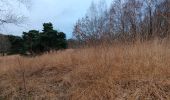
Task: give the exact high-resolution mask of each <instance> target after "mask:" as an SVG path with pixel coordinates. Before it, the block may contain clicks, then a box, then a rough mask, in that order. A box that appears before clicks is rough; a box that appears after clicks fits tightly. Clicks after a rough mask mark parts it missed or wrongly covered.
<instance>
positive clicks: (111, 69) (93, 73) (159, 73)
mask: <svg viewBox="0 0 170 100" xmlns="http://www.w3.org/2000/svg"><path fill="white" fill-rule="evenodd" d="M0 100H170V44H169V43H164V42H162V43H160V42H158V41H154V42H147V43H136V44H133V45H120V44H119V45H112V46H104V45H101V46H98V47H90V48H85V49H75V50H74V49H69V50H65V51H60V52H52V53H48V54H44V55H42V56H38V57H33V58H26V57H21V56H17V55H16V56H8V57H1V58H0Z"/></svg>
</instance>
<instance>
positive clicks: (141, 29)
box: [73, 0, 170, 43]
mask: <svg viewBox="0 0 170 100" xmlns="http://www.w3.org/2000/svg"><path fill="white" fill-rule="evenodd" d="M73 35H74V38H76V40H77V41H79V42H80V43H88V42H90V43H92V42H96V41H97V42H99V41H103V40H104V41H108V42H112V41H119V42H127V41H130V42H134V41H136V40H140V41H146V40H151V39H153V38H158V39H164V38H168V37H169V35H170V1H169V0H113V2H112V4H111V6H110V7H109V9H108V7H107V5H106V3H105V1H104V0H101V2H99V3H92V4H91V6H90V8H89V10H88V12H87V14H86V15H85V16H84V17H83V18H81V19H79V20H78V21H77V22H76V24H75V26H74V31H73Z"/></svg>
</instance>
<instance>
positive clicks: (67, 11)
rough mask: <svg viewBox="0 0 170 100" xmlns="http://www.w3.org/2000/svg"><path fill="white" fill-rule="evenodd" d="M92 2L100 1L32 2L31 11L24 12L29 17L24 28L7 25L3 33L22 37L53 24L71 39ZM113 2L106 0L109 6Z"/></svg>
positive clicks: (52, 0) (61, 0) (39, 0)
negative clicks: (76, 24)
mask: <svg viewBox="0 0 170 100" xmlns="http://www.w3.org/2000/svg"><path fill="white" fill-rule="evenodd" d="M92 1H94V2H98V1H99V0H32V3H31V4H32V6H31V8H30V9H29V11H28V10H27V11H26V10H25V9H24V8H23V9H24V10H22V12H23V13H25V15H26V16H27V17H28V20H27V22H25V23H24V25H22V27H17V26H14V25H5V27H4V28H3V29H1V32H3V33H7V34H13V35H21V34H22V32H23V31H28V30H31V29H38V30H40V31H41V30H42V23H44V22H52V23H53V25H54V29H57V30H59V31H63V32H65V33H66V34H67V38H71V36H72V31H73V26H74V24H75V23H76V21H77V20H78V19H79V18H81V17H83V16H84V15H85V14H86V12H87V9H88V8H89V6H90V4H91V2H92ZM111 1H112V0H106V2H107V4H108V5H110V3H111ZM15 6H16V5H15Z"/></svg>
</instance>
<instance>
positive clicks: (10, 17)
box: [0, 0, 30, 25]
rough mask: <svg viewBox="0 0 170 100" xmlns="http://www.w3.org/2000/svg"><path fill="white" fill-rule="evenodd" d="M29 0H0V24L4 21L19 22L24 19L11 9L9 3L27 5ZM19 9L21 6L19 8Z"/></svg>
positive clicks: (4, 22)
mask: <svg viewBox="0 0 170 100" xmlns="http://www.w3.org/2000/svg"><path fill="white" fill-rule="evenodd" d="M28 2H30V0H13V1H11V0H0V25H3V24H6V23H12V24H16V25H18V24H20V23H22V22H23V21H24V19H25V16H24V15H21V14H17V13H16V12H17V11H13V9H12V8H11V3H15V4H19V3H20V4H23V5H25V6H26V5H27V4H28ZM20 9H21V8H20Z"/></svg>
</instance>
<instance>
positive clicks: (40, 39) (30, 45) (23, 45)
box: [0, 23, 67, 55]
mask: <svg viewBox="0 0 170 100" xmlns="http://www.w3.org/2000/svg"><path fill="white" fill-rule="evenodd" d="M66 48H67V41H66V35H65V33H63V32H58V31H57V30H54V29H53V25H52V23H44V24H43V30H42V32H39V31H38V30H30V31H28V32H23V35H22V36H21V37H20V36H14V35H0V53H1V54H3V55H4V54H5V53H6V54H24V55H26V54H30V55H34V54H41V53H43V52H48V51H50V50H60V49H66Z"/></svg>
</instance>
